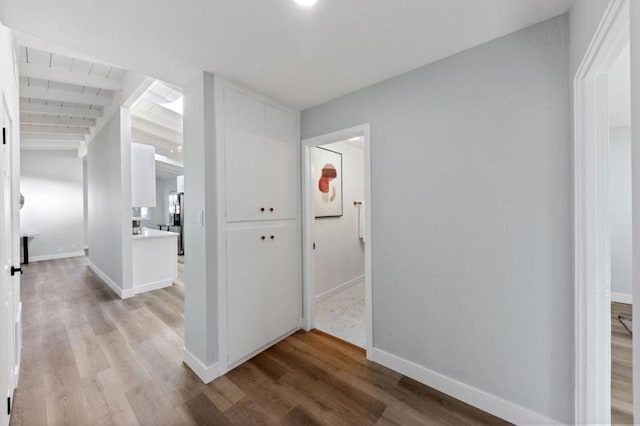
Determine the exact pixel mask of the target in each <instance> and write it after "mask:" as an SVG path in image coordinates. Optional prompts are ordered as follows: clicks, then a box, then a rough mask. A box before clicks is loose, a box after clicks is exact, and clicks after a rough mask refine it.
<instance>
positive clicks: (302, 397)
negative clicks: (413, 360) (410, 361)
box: [11, 258, 504, 425]
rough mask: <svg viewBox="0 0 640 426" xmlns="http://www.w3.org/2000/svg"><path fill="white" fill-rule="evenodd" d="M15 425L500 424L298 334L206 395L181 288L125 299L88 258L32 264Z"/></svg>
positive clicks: (354, 354) (25, 291)
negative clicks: (186, 333) (185, 342)
mask: <svg viewBox="0 0 640 426" xmlns="http://www.w3.org/2000/svg"><path fill="white" fill-rule="evenodd" d="M22 283H23V285H22V298H23V306H24V341H23V352H22V353H23V356H22V367H21V378H20V385H19V387H18V389H17V391H16V396H15V398H16V400H15V404H14V412H13V415H12V422H11V424H12V425H44V424H72V425H85V424H127V425H131V424H149V425H161V424H166V425H178V424H180V425H183V424H239V425H240V424H241V425H246V424H332V425H340V424H427V423H428V424H434V425H436V424H442V425H462V424H500V423H504V422H502V421H501V420H500V419H497V418H495V417H493V416H490V415H488V414H486V413H484V412H481V411H479V410H477V409H474V408H472V407H470V406H468V405H466V404H463V403H461V402H459V401H457V400H455V399H453V398H450V397H448V396H446V395H444V394H441V393H439V392H437V391H435V390H432V389H430V388H427V387H425V386H423V385H421V384H419V383H417V382H415V381H413V380H411V379H408V378H406V377H404V376H402V375H400V374H398V373H395V372H393V371H391V370H388V369H386V368H384V367H381V366H379V365H377V364H374V363H370V362H368V361H366V360H365V359H364V357H363V356H362V354H361V353H360V352H359V351H357V350H354V349H353V348H350V347H348V346H344V345H340V344H337V343H335V342H334V341H333V340H331V339H327V338H325V337H322V336H320V335H317V334H313V333H309V334H307V333H301V332H300V333H297V334H295V335H294V336H292V337H290V338H288V339H286V340H285V341H283V342H281V343H280V344H278V345H276V346H275V347H273V348H271V349H269V350H267V351H266V352H264V353H263V354H261V355H259V356H257V357H255V358H253V359H252V360H251V361H249V362H247V363H245V364H243V365H241V366H240V367H238V368H236V369H235V370H233V371H232V372H230V373H228V374H227V375H226V376H224V377H221V378H219V379H217V380H215V381H214V382H212V383H211V384H209V385H208V386H207V385H204V384H203V383H201V382H200V380H199V379H198V378H197V377H196V376H195V375H194V374H193V373H192V372H191V371H190V370H189V369H188V368H187V367H186V366H185V365H184V364H182V334H183V331H182V330H183V291H184V287H183V286H181V285H174V286H172V287H169V288H166V289H162V290H157V291H153V292H149V293H145V294H141V295H138V296H136V297H135V298H133V299H128V300H120V299H118V298H117V297H115V296H114V295H113V294H112V293H111V290H109V289H108V287H107V286H106V285H104V284H103V283H102V282H101V281H100V279H99V278H97V277H96V276H95V275H94V274H93V272H91V270H89V269H88V267H87V262H86V259H85V258H72V259H65V260H54V261H46V262H38V263H33V264H30V265H28V267H27V268H26V271H25V274H24V277H23V281H22Z"/></svg>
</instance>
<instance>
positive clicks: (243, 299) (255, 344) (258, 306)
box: [227, 227, 271, 364]
mask: <svg viewBox="0 0 640 426" xmlns="http://www.w3.org/2000/svg"><path fill="white" fill-rule="evenodd" d="M263 235H264V236H265V237H266V238H265V239H264V240H263V239H262V236H263ZM269 242H270V240H269V239H268V236H267V235H266V233H265V232H264V229H262V228H259V227H252V228H242V229H231V230H227V318H228V329H227V336H228V345H229V348H228V351H229V364H233V363H234V362H236V361H238V360H240V359H242V358H244V357H246V356H247V355H249V354H251V353H252V352H254V351H255V350H257V349H259V348H261V347H262V346H264V345H266V344H267V343H268V342H269V327H268V321H267V318H268V317H269V306H268V302H267V300H268V296H269V289H268V288H267V286H266V285H265V283H266V281H267V280H266V279H265V270H266V266H267V262H268V261H269V259H267V254H268V253H269V251H270V250H271V247H270V245H269V244H268V243H269Z"/></svg>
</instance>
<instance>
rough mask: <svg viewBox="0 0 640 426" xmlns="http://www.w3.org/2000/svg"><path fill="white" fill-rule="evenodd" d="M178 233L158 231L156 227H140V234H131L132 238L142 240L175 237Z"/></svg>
mask: <svg viewBox="0 0 640 426" xmlns="http://www.w3.org/2000/svg"><path fill="white" fill-rule="evenodd" d="M178 235H180V234H178V233H176V232H169V231H159V230H157V229H149V228H142V230H141V232H140V234H138V235H133V239H134V240H143V239H148V238H169V237H177V236H178Z"/></svg>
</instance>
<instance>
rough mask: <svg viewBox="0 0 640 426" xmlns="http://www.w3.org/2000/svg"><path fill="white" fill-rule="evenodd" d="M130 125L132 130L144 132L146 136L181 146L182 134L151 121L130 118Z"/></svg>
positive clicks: (136, 117)
mask: <svg viewBox="0 0 640 426" xmlns="http://www.w3.org/2000/svg"><path fill="white" fill-rule="evenodd" d="M131 125H132V126H133V128H134V129H136V130H139V131H141V132H144V133H146V134H148V135H151V136H154V137H157V138H160V139H163V140H166V141H169V142H172V143H174V144H176V145H182V133H178V132H174V131H173V130H170V129H168V128H166V127H162V126H159V125H157V124H154V123H152V122H151V121H148V120H145V119H144V118H140V117H138V116H135V115H134V116H132V117H131Z"/></svg>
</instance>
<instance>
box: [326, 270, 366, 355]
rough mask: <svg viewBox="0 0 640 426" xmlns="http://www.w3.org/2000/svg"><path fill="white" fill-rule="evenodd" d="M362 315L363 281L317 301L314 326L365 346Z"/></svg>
mask: <svg viewBox="0 0 640 426" xmlns="http://www.w3.org/2000/svg"><path fill="white" fill-rule="evenodd" d="M365 325H366V324H365V315H364V282H361V283H358V284H356V285H354V286H352V287H349V288H347V289H346V290H343V291H341V292H340V293H337V294H334V295H333V296H331V297H329V298H327V299H325V300H322V301H320V302H318V304H317V305H316V328H317V329H318V330H321V331H324V332H325V333H328V334H331V335H332V336H335V337H338V338H340V339H342V340H346V341H347V342H349V343H353V344H354V345H357V346H360V347H363V348H364V347H365V346H366V328H365Z"/></svg>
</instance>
